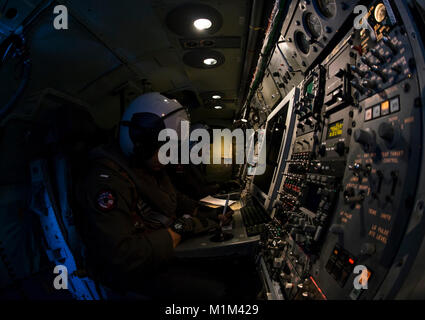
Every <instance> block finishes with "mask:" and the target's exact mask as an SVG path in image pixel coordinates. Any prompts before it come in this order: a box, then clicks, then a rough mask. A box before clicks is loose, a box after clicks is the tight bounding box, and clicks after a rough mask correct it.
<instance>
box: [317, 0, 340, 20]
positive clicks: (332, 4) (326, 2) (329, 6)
mask: <svg viewBox="0 0 425 320" xmlns="http://www.w3.org/2000/svg"><path fill="white" fill-rule="evenodd" d="M317 5H318V7H319V10H320V13H321V14H323V15H324V16H325V17H326V18H332V17H334V16H335V15H336V1H335V0H317Z"/></svg>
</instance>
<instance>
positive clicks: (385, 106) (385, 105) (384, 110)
mask: <svg viewBox="0 0 425 320" xmlns="http://www.w3.org/2000/svg"><path fill="white" fill-rule="evenodd" d="M389 113H390V102H389V101H384V102H382V103H381V114H382V115H383V116H385V115H387V114H389Z"/></svg>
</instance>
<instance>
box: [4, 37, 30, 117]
mask: <svg viewBox="0 0 425 320" xmlns="http://www.w3.org/2000/svg"><path fill="white" fill-rule="evenodd" d="M10 56H11V57H12V58H18V59H22V60H23V65H24V70H23V74H22V79H21V82H20V84H19V86H18V89H17V90H16V92H15V93H14V94H13V96H12V97H11V98H10V100H9V101H8V102H7V103H6V105H4V106H3V107H0V121H1V120H2V119H3V118H4V116H5V115H6V114H7V113H8V112H9V111H10V110H11V109H12V107H13V106H14V105H15V104H16V102H17V101H18V99H19V97H20V96H21V95H22V93H23V92H24V90H25V88H26V86H27V84H28V81H29V77H30V73H31V60H30V58H29V54H28V50H27V48H26V43H25V38H24V36H23V35H22V34H20V35H19V34H16V33H14V34H12V35H10V36H9V37H8V38H7V39H6V40H5V41H4V42H3V43H2V44H1V45H0V57H1V60H0V67H1V66H2V65H3V64H4V63H5V62H6V60H7V58H8V57H10Z"/></svg>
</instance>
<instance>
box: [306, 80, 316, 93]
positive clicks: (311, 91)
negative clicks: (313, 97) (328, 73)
mask: <svg viewBox="0 0 425 320" xmlns="http://www.w3.org/2000/svg"><path fill="white" fill-rule="evenodd" d="M313 87H314V82H313V80H312V81H311V82H310V83H309V84H308V85H306V86H305V92H304V93H313Z"/></svg>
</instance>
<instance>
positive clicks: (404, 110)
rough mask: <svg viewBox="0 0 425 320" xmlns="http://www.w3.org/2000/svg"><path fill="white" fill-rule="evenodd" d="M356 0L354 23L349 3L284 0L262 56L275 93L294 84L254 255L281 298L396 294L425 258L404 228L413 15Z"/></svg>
mask: <svg viewBox="0 0 425 320" xmlns="http://www.w3.org/2000/svg"><path fill="white" fill-rule="evenodd" d="M361 4H365V5H366V7H367V11H366V13H365V16H364V18H363V20H361V21H360V22H359V21H358V20H357V22H358V23H360V24H361V27H360V28H357V27H356V23H355V22H356V19H355V18H356V17H355V15H354V14H351V13H353V11H354V6H355V5H356V2H353V3H351V2H345V1H294V4H291V6H290V9H289V12H288V16H287V17H286V19H285V21H284V23H283V28H282V37H281V38H280V40H279V43H278V44H277V47H276V50H275V51H274V53H273V55H272V58H271V62H270V64H269V72H270V74H271V75H272V77H274V78H275V79H276V83H278V85H277V87H278V88H279V89H280V92H281V94H282V96H284V94H285V90H284V89H285V88H286V85H288V84H290V85H293V86H296V87H297V88H298V89H299V93H300V94H299V98H298V99H297V100H296V101H294V113H295V115H296V124H295V128H294V139H293V144H292V147H291V152H290V153H289V154H288V156H287V157H286V159H282V161H283V162H284V163H285V164H284V166H283V171H282V175H283V178H282V181H281V185H280V188H279V190H278V193H277V194H278V195H277V197H276V199H275V201H274V203H273V206H272V208H273V211H272V217H273V219H272V221H270V222H269V223H268V224H267V225H266V228H265V231H264V233H263V234H262V236H261V241H260V245H259V253H258V260H259V261H260V263H261V265H262V268H261V270H262V274H267V276H268V277H269V278H270V279H271V281H272V282H273V284H274V287H275V288H278V296H279V298H281V299H289V300H299V299H314V300H321V299H352V300H358V299H385V298H391V297H396V296H397V294H398V291H397V290H399V289H400V288H401V287H402V285H403V279H406V278H407V276H408V270H410V269H408V268H411V266H412V265H413V261H414V259H425V256H424V255H422V256H419V254H418V252H419V251H418V250H419V243H422V242H423V240H424V238H425V232H424V231H423V230H422V231H420V230H421V229H414V228H413V227H412V223H413V222H412V221H414V220H415V219H418V218H417V216H414V214H413V212H415V210H419V209H417V208H420V207H421V206H420V204H421V203H423V201H424V200H423V199H421V198H420V194H421V193H420V192H419V191H418V186H419V184H420V181H421V178H420V175H421V173H422V170H421V167H422V163H421V162H422V161H423V157H422V153H423V133H424V132H423V130H424V129H423V111H422V109H423V107H424V94H425V91H424V87H425V83H424V82H423V81H424V80H423V77H424V76H423V75H422V74H420V72H419V70H420V68H419V66H421V68H422V69H423V66H424V65H425V61H424V58H423V57H424V55H423V47H422V44H421V43H420V39H419V37H418V29H415V26H416V28H417V25H416V24H415V22H419V20H417V21H416V20H413V18H411V17H412V16H414V14H413V13H412V11H411V10H412V8H413V6H409V5H406V4H405V3H402V2H399V1H389V0H387V1H380V0H378V1H361ZM333 17H334V18H333ZM408 18H410V19H408ZM332 19H334V20H332ZM332 21H333V22H332ZM341 32H344V34H341ZM332 39H333V40H332ZM335 39H337V40H336V41H335ZM331 40H332V41H331ZM297 68H300V69H298V71H297ZM291 71H292V72H291ZM287 73H288V74H289V77H288V75H287ZM295 75H299V76H300V77H301V79H300V80H299V81H298V82H297V83H295V81H294V80H293V79H294V78H296V76H295ZM294 76H295V77H294ZM283 79H285V80H286V81H284V80H283ZM291 81H292V82H291ZM286 82H287V83H286ZM279 83H282V85H279ZM409 232H410V233H409ZM413 232H416V233H414V234H415V239H416V241H417V243H415V242H412V241H413V240H412V239H413V238H412V237H413V236H411V235H412V234H413ZM409 244H410V245H409ZM401 248H403V250H404V251H401ZM409 250H410V251H409ZM403 259H404V260H403ZM409 259H413V260H409ZM406 261H410V264H409V263H407V262H406ZM403 268H405V269H403ZM403 270H404V271H403ZM402 271H403V272H402ZM403 277H404V278H403Z"/></svg>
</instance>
